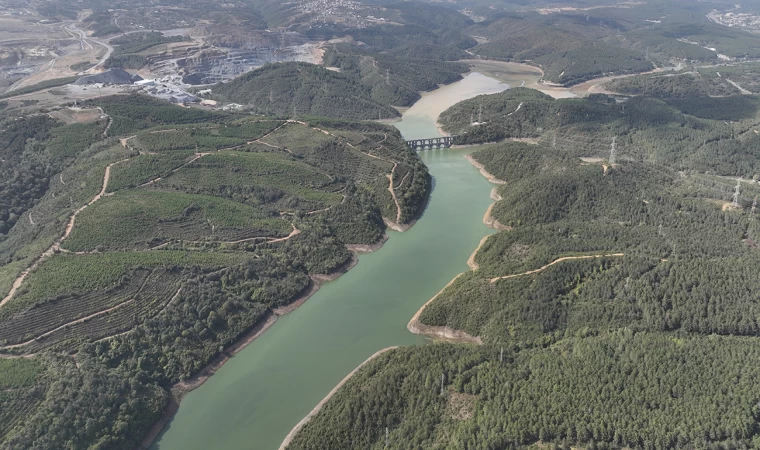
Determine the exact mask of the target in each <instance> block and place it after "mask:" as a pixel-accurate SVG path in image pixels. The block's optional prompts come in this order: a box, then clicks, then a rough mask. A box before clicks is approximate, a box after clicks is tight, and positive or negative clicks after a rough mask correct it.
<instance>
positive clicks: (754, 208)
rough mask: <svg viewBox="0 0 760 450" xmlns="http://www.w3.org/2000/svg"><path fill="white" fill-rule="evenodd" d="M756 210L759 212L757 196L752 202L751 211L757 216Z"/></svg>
mask: <svg viewBox="0 0 760 450" xmlns="http://www.w3.org/2000/svg"><path fill="white" fill-rule="evenodd" d="M756 210H757V195H756V196H755V199H754V200H752V209H751V210H750V212H751V213H752V214H755V211H756Z"/></svg>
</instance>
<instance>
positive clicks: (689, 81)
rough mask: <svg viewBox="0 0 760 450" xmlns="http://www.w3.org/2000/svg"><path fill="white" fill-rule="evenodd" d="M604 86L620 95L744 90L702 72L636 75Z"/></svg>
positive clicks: (680, 95)
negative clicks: (703, 74)
mask: <svg viewBox="0 0 760 450" xmlns="http://www.w3.org/2000/svg"><path fill="white" fill-rule="evenodd" d="M715 73H718V72H715ZM604 88H605V89H607V90H609V91H612V92H616V93H620V94H626V95H643V96H647V97H655V98H687V97H706V96H712V97H717V96H728V95H736V94H740V93H741V91H739V89H738V88H736V87H735V86H734V85H732V84H731V83H730V82H729V80H727V79H725V78H722V77H720V78H719V77H711V76H702V75H701V74H700V73H699V72H685V73H677V74H666V75H636V76H632V77H626V78H619V79H617V80H613V81H610V82H609V83H606V84H605V85H604Z"/></svg>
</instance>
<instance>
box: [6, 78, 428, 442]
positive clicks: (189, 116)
mask: <svg viewBox="0 0 760 450" xmlns="http://www.w3.org/2000/svg"><path fill="white" fill-rule="evenodd" d="M296 67H297V66H296ZM312 67H313V66H304V67H303V69H304V70H310V69H311V68H312ZM325 72H327V71H325ZM330 73H331V74H332V72H330ZM97 105H98V106H100V107H102V108H103V111H104V112H105V114H106V115H107V116H108V119H107V122H108V123H107V124H106V123H104V122H93V123H89V124H81V125H69V126H62V125H61V124H59V123H57V122H56V121H55V120H53V119H50V118H49V117H48V116H31V117H29V118H27V119H25V120H23V121H21V120H9V121H8V122H6V123H5V127H6V130H9V131H11V133H6V134H4V136H5V137H6V138H7V139H6V140H7V141H8V145H7V146H6V147H7V152H6V153H7V154H6V155H5V156H4V157H5V158H6V161H8V162H9V164H10V169H9V170H11V172H10V173H14V171H15V172H16V173H17V174H20V175H17V177H16V178H9V180H10V181H9V184H8V186H7V187H6V188H5V189H6V195H4V196H3V199H7V206H4V207H6V208H7V211H6V213H5V216H4V220H5V222H4V228H3V239H2V241H0V255H2V258H3V262H4V264H3V266H2V268H1V269H0V287H1V289H0V291H1V292H2V295H3V299H2V307H0V373H2V376H0V390H1V391H2V392H1V393H2V395H0V417H2V419H3V425H2V426H0V448H3V449H9V450H10V449H17V448H35V449H51V448H104V449H105V448H108V449H133V448H136V447H137V446H138V445H139V444H140V442H141V440H142V439H143V438H144V436H145V435H146V433H147V432H148V430H149V428H150V427H151V426H152V425H153V424H154V423H155V422H156V421H157V420H158V418H159V417H160V416H161V415H162V414H163V413H164V411H165V409H166V407H167V405H168V403H169V401H170V397H171V394H170V392H169V389H170V388H172V387H173V386H175V387H176V386H179V385H178V383H180V382H186V381H187V380H189V379H191V378H192V377H193V376H194V375H196V374H197V373H198V372H199V371H200V370H201V369H202V368H203V367H205V366H206V365H207V364H209V363H211V362H213V361H218V360H219V359H220V358H224V357H226V355H227V352H228V351H229V350H228V349H230V348H231V347H232V346H233V345H235V344H236V343H237V342H238V341H239V340H240V339H241V337H243V336H246V335H250V334H252V333H254V332H256V331H257V330H259V329H261V328H262V327H264V326H266V325H267V324H271V323H272V321H274V320H276V319H277V317H278V316H279V315H282V314H285V313H287V311H289V310H290V308H292V307H294V306H293V305H294V303H295V302H298V301H299V300H301V301H302V300H305V299H306V298H307V297H308V295H310V294H311V293H313V292H314V290H315V288H316V287H317V285H318V282H319V280H320V279H322V278H320V276H324V275H328V274H338V273H341V272H342V271H345V270H347V269H348V268H349V267H350V266H351V264H352V261H353V260H354V258H355V256H354V255H353V254H352V253H351V252H350V251H349V250H348V247H347V244H362V245H365V246H371V245H375V244H379V243H381V242H382V240H383V235H384V232H385V229H386V226H387V225H386V223H387V224H388V225H389V226H397V225H398V226H401V225H403V224H408V223H409V222H411V221H412V220H413V219H414V218H415V217H416V216H417V215H418V214H419V213H420V211H421V209H422V207H423V206H424V203H425V201H426V198H427V195H428V191H429V176H428V174H427V169H426V168H425V166H424V165H423V164H422V162H421V161H420V159H419V158H418V156H417V155H416V154H415V153H414V152H413V151H411V150H410V149H409V148H408V147H407V146H406V144H405V142H404V141H403V140H402V138H401V136H400V134H399V133H398V131H397V130H395V129H394V128H390V127H387V126H384V125H379V124H375V123H371V122H367V123H359V122H351V121H337V120H328V119H313V120H310V121H308V122H305V121H295V120H282V119H271V118H265V117H260V116H251V115H243V114H230V113H213V112H208V111H201V110H195V109H186V108H181V107H178V106H173V105H170V104H168V103H164V102H160V101H158V100H154V99H149V98H145V97H140V96H117V97H108V98H101V99H98V100H97ZM91 106H92V105H84V107H85V108H88V107H91ZM22 124H23V125H27V126H25V127H21V126H20V125H22ZM30 125H33V126H30ZM14 126H16V128H14ZM106 127H107V129H108V137H106V136H104V131H105V129H106ZM39 162H44V165H42V166H41V167H43V168H44V171H43V172H40V173H39V174H37V173H35V172H31V173H32V175H31V178H29V177H30V175H28V170H27V168H28V167H36V166H35V165H34V164H33V163H39ZM18 177H22V178H18ZM23 177H26V178H23ZM30 267H31V269H30ZM6 294H7V296H6ZM296 305H297V303H296ZM71 356H74V358H75V359H72V357H71ZM182 386H186V385H182ZM179 389H180V390H182V387H180V388H179ZM115 404H116V405H123V406H121V408H114V407H113V405H115ZM75 423H81V426H73V425H72V424H75Z"/></svg>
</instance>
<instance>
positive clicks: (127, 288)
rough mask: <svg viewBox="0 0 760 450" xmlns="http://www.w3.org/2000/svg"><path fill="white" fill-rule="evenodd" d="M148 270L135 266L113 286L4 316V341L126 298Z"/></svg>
mask: <svg viewBox="0 0 760 450" xmlns="http://www.w3.org/2000/svg"><path fill="white" fill-rule="evenodd" d="M150 274H151V271H150V270H147V269H136V270H134V271H132V272H130V273H127V274H125V275H124V276H123V277H122V279H121V280H120V282H119V284H118V285H117V286H114V287H112V288H108V289H100V290H96V291H91V292H87V293H84V294H73V295H67V296H63V297H62V298H56V299H55V300H54V301H51V302H44V303H40V304H38V305H35V306H32V307H31V308H29V309H27V310H26V311H22V312H20V313H18V314H15V315H13V316H11V317H9V318H6V320H3V321H0V337H2V340H3V345H15V344H19V343H22V342H26V341H29V340H30V339H33V338H35V337H37V336H40V335H42V334H45V333H47V332H49V331H51V330H53V329H55V328H58V327H59V326H62V325H64V324H66V323H69V322H73V321H75V320H78V319H81V318H83V317H87V316H90V315H92V314H95V313H97V312H98V311H104V310H106V309H109V308H112V307H115V306H118V305H120V304H122V303H124V302H126V301H129V300H130V299H132V298H133V297H134V296H135V295H136V294H137V293H138V292H140V290H141V289H142V287H143V285H144V284H145V282H146V281H147V280H148V276H149V275H150Z"/></svg>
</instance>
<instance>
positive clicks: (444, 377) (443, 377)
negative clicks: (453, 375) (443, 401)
mask: <svg viewBox="0 0 760 450" xmlns="http://www.w3.org/2000/svg"><path fill="white" fill-rule="evenodd" d="M445 381H446V374H445V373H442V374H441V396H443V383H444V382H445Z"/></svg>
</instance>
